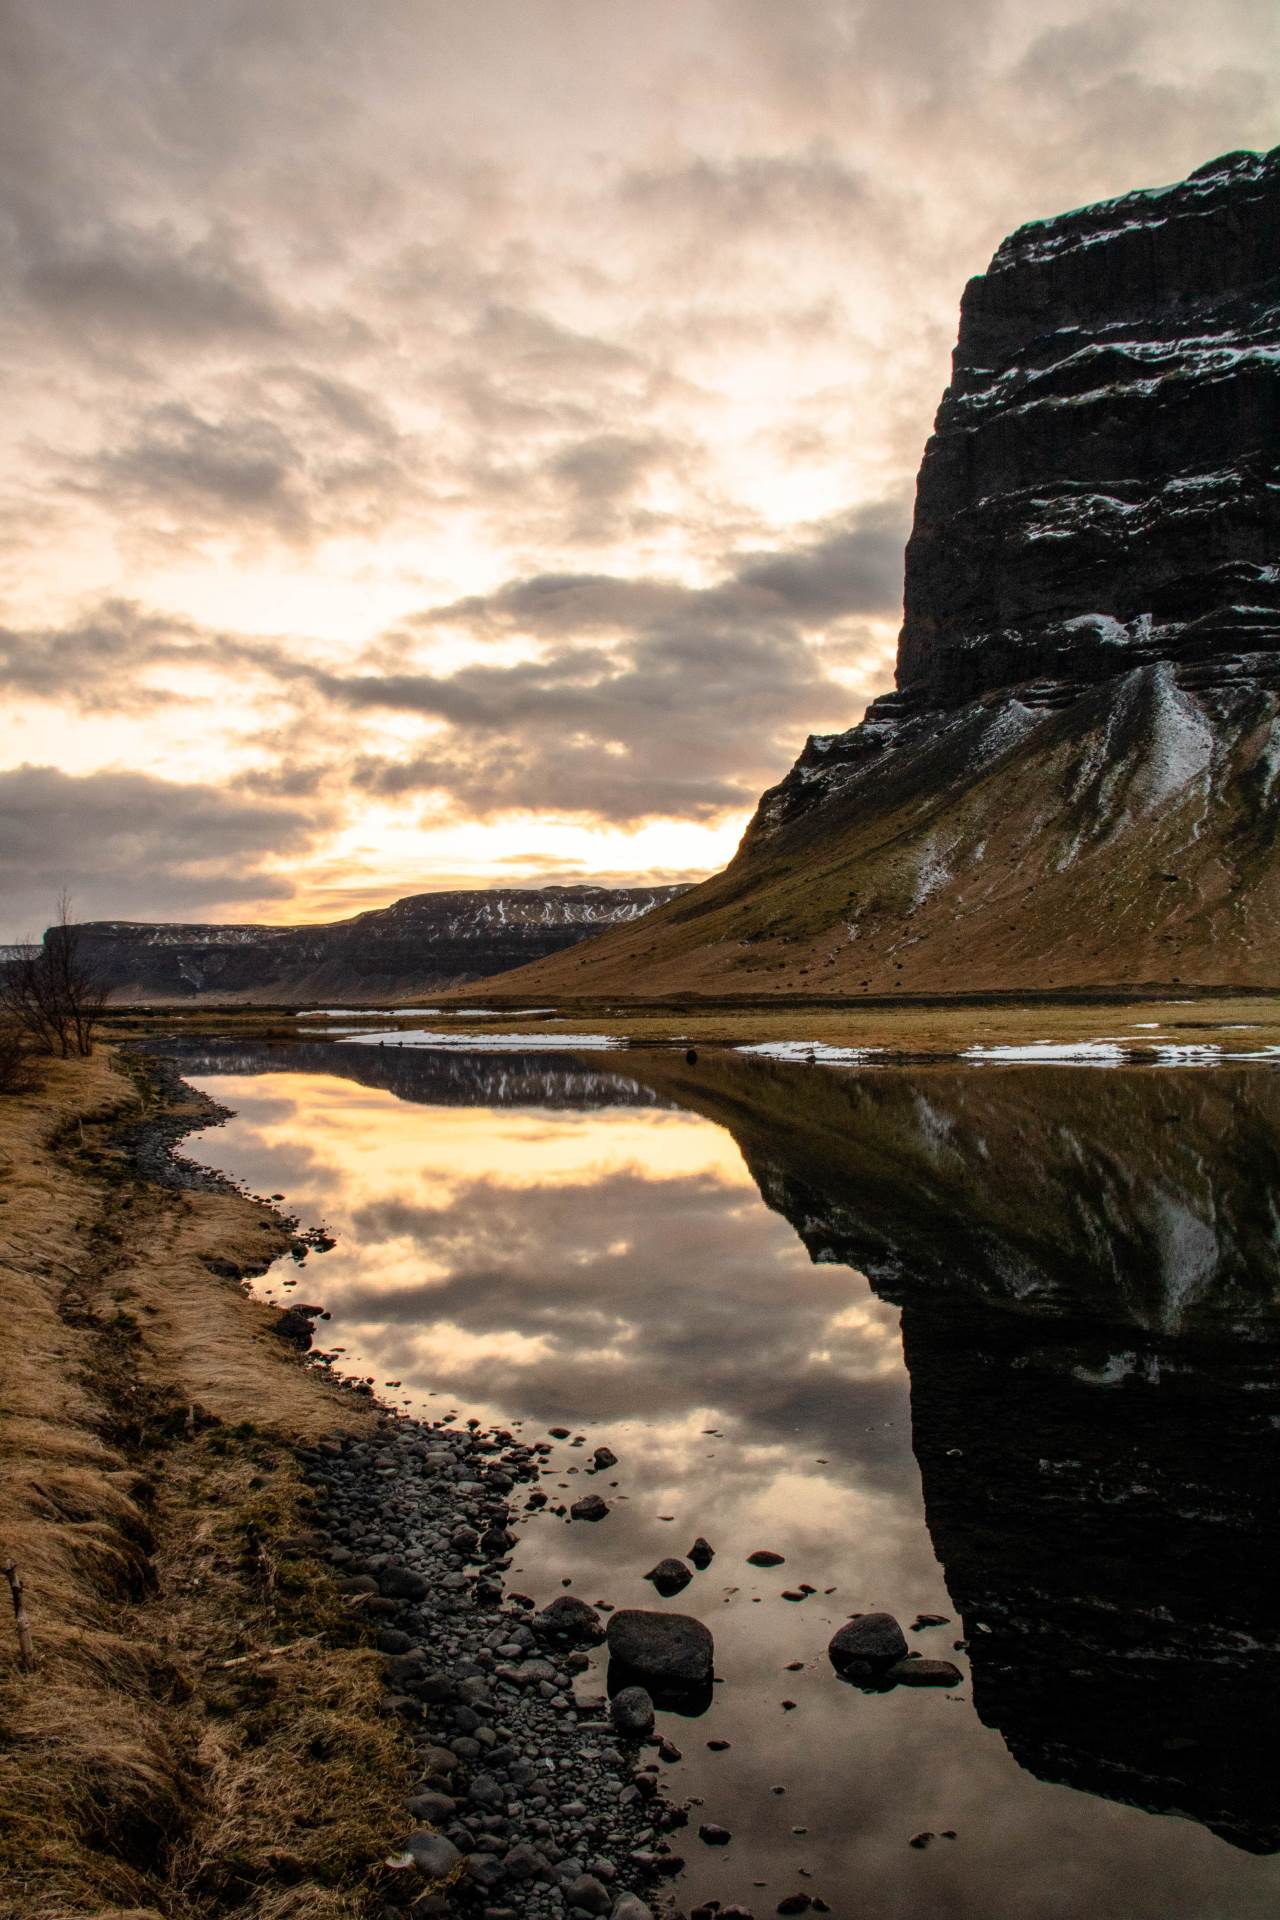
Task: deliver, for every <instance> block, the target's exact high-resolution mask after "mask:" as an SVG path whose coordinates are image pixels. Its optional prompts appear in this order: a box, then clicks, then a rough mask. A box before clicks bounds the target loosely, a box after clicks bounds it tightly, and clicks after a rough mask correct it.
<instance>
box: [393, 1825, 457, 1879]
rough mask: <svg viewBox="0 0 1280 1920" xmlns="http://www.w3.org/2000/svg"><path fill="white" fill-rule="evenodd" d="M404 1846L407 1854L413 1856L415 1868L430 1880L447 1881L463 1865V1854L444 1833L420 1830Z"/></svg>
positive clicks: (411, 1835)
mask: <svg viewBox="0 0 1280 1920" xmlns="http://www.w3.org/2000/svg"><path fill="white" fill-rule="evenodd" d="M404 1844H405V1852H406V1853H408V1854H411V1855H412V1856H413V1864H414V1866H415V1867H416V1868H417V1869H418V1872H419V1873H420V1874H423V1875H424V1876H425V1878H426V1879H428V1880H446V1879H447V1878H448V1877H449V1875H450V1874H451V1873H453V1872H454V1871H455V1869H456V1868H457V1867H459V1866H460V1865H461V1864H462V1855H461V1853H460V1852H459V1851H458V1849H457V1847H455V1846H454V1844H453V1842H452V1840H446V1838H445V1836H444V1835H443V1834H442V1833H428V1832H427V1831H426V1830H425V1828H418V1829H416V1830H415V1831H414V1832H413V1833H411V1834H410V1835H409V1838H408V1839H407V1840H406V1841H405V1843H404Z"/></svg>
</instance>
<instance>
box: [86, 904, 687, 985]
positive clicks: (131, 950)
mask: <svg viewBox="0 0 1280 1920" xmlns="http://www.w3.org/2000/svg"><path fill="white" fill-rule="evenodd" d="M684 890H685V889H684V888H682V887H590V886H582V887H495V888H492V889H490V890H487V891H486V890H481V889H472V890H468V891H459V892H452V893H416V894H410V895H409V896H408V897H407V898H406V899H404V900H397V901H396V902H395V904H394V905H393V906H390V907H383V908H379V909H377V910H375V911H374V912H371V913H361V914H357V915H356V916H355V917H354V919H351V920H340V921H337V922H335V923H334V924H332V925H329V926H314V927H269V926H221V925H209V926H198V925H197V926H186V925H180V924H172V923H169V924H165V923H160V924H152V923H143V922H131V921H122V920H93V921H87V922H85V923H84V924H83V925H82V926H81V928H80V934H81V937H82V939H83V941H84V944H85V947H86V950H87V953H88V957H89V959H90V960H91V961H92V963H93V965H94V966H95V968H96V969H97V970H98V972H99V973H100V974H101V976H102V977H103V979H105V980H106V982H107V983H108V984H109V986H110V987H111V989H112V991H113V995H114V997H115V998H116V999H118V1000H125V1001H128V1000H133V1001H146V1002H151V1003H159V1002H166V1001H174V1000H191V999H194V998H202V999H209V1000H219V1001H242V1002H253V1001H277V1002H283V1003H288V1004H292V1003H298V1002H306V1001H315V1000H318V999H324V998H329V997H331V996H336V995H341V996H342V997H343V998H344V999H350V1000H356V1001H358V1002H360V1003H362V1004H365V1005H374V1004H377V1002H378V1001H379V1000H385V999H387V998H389V997H394V996H403V995H404V994H420V993H438V992H441V991H442V990H444V989H445V988H448V987H456V986H460V985H462V984H464V983H465V982H467V981H470V980H483V979H487V978H488V977H489V976H490V975H491V974H495V973H503V972H505V971H506V970H507V969H509V968H511V967H518V966H522V965H523V964H524V963H525V962H526V961H530V960H539V959H541V958H543V956H545V955H547V954H552V953H559V952H560V951H562V949H563V948H565V947H571V946H574V945H575V944H576V943H577V942H578V941H580V940H585V939H587V938H588V937H589V936H590V935H591V934H594V933H599V932H601V931H602V930H603V929H605V928H607V927H616V926H618V925H620V924H621V923H623V922H625V921H628V920H636V919H639V918H640V916H641V915H642V914H645V913H648V912H649V911H650V910H651V909H652V908H653V907H655V906H659V905H661V904H662V903H664V902H665V901H668V900H670V899H672V898H673V897H674V896H675V895H677V894H679V893H682V892H683V891H684Z"/></svg>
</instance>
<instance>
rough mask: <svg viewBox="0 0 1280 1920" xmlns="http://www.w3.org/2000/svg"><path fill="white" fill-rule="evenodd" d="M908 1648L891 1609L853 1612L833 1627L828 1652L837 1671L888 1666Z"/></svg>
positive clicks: (880, 1668) (853, 1670)
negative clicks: (884, 1611)
mask: <svg viewBox="0 0 1280 1920" xmlns="http://www.w3.org/2000/svg"><path fill="white" fill-rule="evenodd" d="M906 1651H907V1641H906V1635H905V1634H904V1633H903V1631H902V1628H901V1627H900V1626H899V1625H898V1623H897V1621H896V1620H895V1619H894V1617H893V1615H892V1614H891V1613H856V1614H855V1615H854V1616H853V1618H852V1620H847V1621H846V1622H845V1624H844V1626H842V1627H839V1628H837V1629H836V1631H835V1633H833V1634H832V1636H831V1642H830V1645H829V1646H828V1648H827V1653H828V1655H829V1657H830V1660H831V1664H832V1666H833V1667H835V1669H836V1671H837V1672H841V1673H843V1672H846V1671H847V1672H859V1671H864V1670H871V1669H879V1670H881V1671H883V1669H884V1668H886V1667H891V1666H892V1665H893V1663H894V1661H895V1660H901V1659H902V1658H903V1656H904V1654H905V1653H906Z"/></svg>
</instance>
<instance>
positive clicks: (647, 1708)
mask: <svg viewBox="0 0 1280 1920" xmlns="http://www.w3.org/2000/svg"><path fill="white" fill-rule="evenodd" d="M609 1717H610V1719H611V1720H612V1721H613V1724H614V1726H615V1727H616V1728H617V1730H618V1732H619V1733H620V1734H622V1735H623V1736H624V1738H625V1739H628V1740H647V1739H648V1737H649V1735H650V1734H651V1733H652V1732H653V1720H654V1714H653V1701H652V1700H651V1699H650V1697H649V1695H648V1694H647V1693H646V1692H645V1690H644V1688H643V1687H624V1688H623V1689H622V1692H621V1693H618V1694H615V1695H614V1697H613V1699H612V1701H611V1702H610V1703H609Z"/></svg>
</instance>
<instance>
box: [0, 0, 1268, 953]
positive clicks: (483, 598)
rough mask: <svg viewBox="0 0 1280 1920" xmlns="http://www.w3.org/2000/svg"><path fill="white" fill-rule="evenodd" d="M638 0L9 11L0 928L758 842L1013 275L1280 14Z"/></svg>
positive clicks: (1263, 66) (212, 909)
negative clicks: (1004, 274) (993, 264)
mask: <svg viewBox="0 0 1280 1920" xmlns="http://www.w3.org/2000/svg"><path fill="white" fill-rule="evenodd" d="M635 18H636V16H635V14H634V11H633V10H631V9H627V8H618V7H613V8H602V7H596V6H584V5H583V4H581V0H548V3H547V5H546V6H544V7H539V8H538V9H529V8H528V7H526V6H524V5H523V4H517V3H516V0H491V3H490V4H487V5H486V6H485V7H482V8H471V9H459V8H457V7H456V6H455V5H453V4H452V0H424V4H423V5H422V6H421V7H415V8H414V9H411V10H406V9H404V8H402V7H401V6H399V5H398V4H396V3H395V0H370V4H369V5H368V6H366V7H364V8H361V9H358V10H355V11H353V10H352V9H350V7H348V6H346V5H341V4H339V0H305V4H304V0H276V4H273V6H272V7H270V8H269V9H263V10H261V11H257V10H253V11H252V12H246V11H245V10H244V9H242V8H238V7H231V6H224V5H222V4H220V3H219V0H215V4H212V5H209V6H201V7H195V6H188V5H186V4H185V0H181V3H180V4H179V5H177V6H174V5H173V4H172V0H137V4H136V5H134V6H131V7H130V8H127V9H118V8H114V7H113V8H111V9H106V8H104V7H103V6H102V5H100V4H99V0H60V3H59V5H58V6H57V7H56V8H37V7H18V8H14V9H10V10H9V11H8V13H7V14H6V15H5V18H4V20H3V22H2V23H0V124H2V125H3V126H4V127H5V129H6V136H5V144H4V147H3V151H2V152H0V267H2V268H3V270H4V273H5V283H6V289H7V296H8V297H7V304H6V308H5V313H4V316H3V318H2V319H0V345H2V346H3V351H4V364H5V366H6V368H7V370H8V372H9V375H10V380H9V385H8V387H7V389H6V409H5V415H6V417H5V423H4V436H3V440H2V442H0V675H2V676H3V679H4V682H5V684H6V694H7V698H6V702H5V707H4V711H3V713H2V714H0V762H2V763H3V765H4V766H7V767H8V768H9V769H10V771H9V772H7V773H3V774H0V783H2V791H3V795H4V799H3V808H4V809H6V810H5V811H3V812H0V834H3V838H4V851H2V852H0V888H3V891H4V894H5V897H6V906H7V912H6V914H5V916H4V919H5V920H6V921H7V923H8V924H6V925H0V937H4V936H5V935H10V936H11V935H12V934H13V933H15V932H16V931H17V930H18V929H19V928H20V927H21V926H24V925H27V924H35V923H36V921H37V920H38V919H39V918H40V917H41V915H42V914H43V911H44V908H45V907H46V905H47V901H48V897H49V895H50V893H51V891H52V890H53V889H54V888H55V887H56V886H57V885H58V884H59V882H60V881H62V880H70V881H71V882H72V883H73V885H74V888H75V891H76V893H77V896H78V899H79V903H80V906H81V910H82V911H84V912H86V913H90V914H128V915H132V916H139V917H141V916H156V917H160V916H164V917H178V916H181V915H183V914H189V913H193V912H199V913H200V914H201V915H204V914H206V913H209V914H215V913H216V914H218V915H221V916H225V917H230V918H245V917H249V916H267V917H272V918H285V917H289V916H291V915H295V916H297V917H306V918H314V917H316V916H318V915H319V916H322V915H324V914H326V913H328V912H330V911H331V910H332V903H334V902H340V901H342V900H345V899H350V900H356V901H358V902H359V903H360V904H361V905H369V904H373V903H374V901H375V900H376V899H381V900H388V899H391V898H393V897H395V896H396V895H398V894H401V893H404V892H407V891H411V890H416V889H418V888H425V887H430V886H432V885H435V884H448V883H449V882H450V881H453V880H461V879H465V880H467V881H470V882H481V883H483V882H489V883H510V882H511V880H512V879H517V880H538V879H542V878H544V877H546V876H548V875H553V874H554V875H559V876H561V877H565V876H577V877H581V878H591V877H597V876H599V877H604V876H609V877H613V878H629V879H642V878H646V877H653V878H657V877H659V876H661V877H663V878H674V877H681V878H685V877H691V876H696V875H697V874H699V873H702V872H705V871H707V870H709V869H712V868H714V867H716V866H719V865H720V864H722V863H723V861H724V859H725V858H726V857H728V855H729V854H730V853H731V852H732V849H733V847H734V845H735V844H736V842H737V839H738V837H739V834H740V832H741V828H742V825H743V822H744V821H745V819H746V818H747V816H748V815H749V812H750V809H751V807H752V805H753V803H754V801H755V799H756V797H757V796H758V794H759V793H760V791H761V790H762V789H763V788H765V787H766V786H768V785H770V784H772V783H773V782H774V781H775V780H777V779H778V778H779V777H780V776H781V775H782V774H783V773H784V772H785V770H786V767H787V766H788V764H789V763H790V761H791V759H792V758H793V757H794V755H795V753H796V752H797V751H798V749H799V748H800V746H801V745H802V743H803V740H804V737H805V735H806V733H808V732H810V731H831V730H833V729H837V728H840V727H843V726H847V725H849V724H851V723H853V722H854V721H856V720H857V719H858V717H859V716H860V713H861V710H862V707H863V705H864V704H865V702H866V700H867V699H868V698H869V697H871V696H872V695H874V694H875V693H877V692H879V691H882V690H883V689H884V688H886V687H887V686H888V685H889V684H890V682H891V678H892V654H893V636H894V633H895V630H896V625H897V620H898V612H899V596H900V584H901V563H902V547H903V542H904V540H905V537H906V532H907V527H908V523H909V512H910V501H911V490H912V481H913V476H914V472H915V468H916V465H917V462H918V458H919V454H920V450H921V447H922V445H923V442H924V439H925V436H926V434H927V431H928V426H929V421H930V419H931V416H932V412H933V408H934V406H935V404H936V401H937V398H938V395H939V393H940V391H941V388H942V385H943V383H944V381H945V378H946V371H947V356H948V352H949V349H950V345H951V340H952V336H953V331H954V321H955V311H956V306H957V302H958V298H959V294H960V290H961V288H962V286H963V283H964V281H965V279H966V277H967V276H968V275H969V274H970V273H972V272H974V271H977V270H980V269H981V268H982V266H983V265H984V263H985V261H986V259H987V258H988V257H989V255H990V252H991V250H992V248H993V247H994V245H995V244H996V243H997V242H998V241H999V239H1000V238H1001V237H1002V236H1003V234H1004V233H1005V232H1006V231H1008V230H1009V229H1010V228H1011V227H1013V226H1015V225H1017V224H1019V223H1020V222H1021V221H1023V220H1025V219H1027V218H1030V217H1034V216H1036V215H1038V214H1042V213H1051V212H1054V211H1057V210H1058V209H1060V208H1061V207H1063V206H1066V205H1070V204H1078V203H1079V202H1081V201H1083V200H1085V199H1088V198H1091V197H1095V196H1098V195H1101V194H1104V193H1108V192H1117V191H1121V190H1124V189H1126V188H1128V187H1131V186H1133V185H1137V184H1141V183H1143V182H1154V181H1157V180H1160V179H1167V178H1172V177H1175V176H1176V175H1178V174H1180V173H1182V172H1185V171H1186V170H1187V169H1188V168H1189V167H1191V166H1193V165H1196V164H1198V163H1199V162H1201V161H1203V160H1204V159H1206V158H1208V157H1209V156H1210V155H1211V154H1212V153H1213V152H1215V151H1220V150H1223V149H1225V148H1228V147H1235V146H1239V145H1241V144H1263V143H1264V142H1265V141H1266V139H1267V137H1268V134H1269V132H1270V129H1271V125H1272V121H1273V115H1274V104H1275V102H1274V92H1275V89H1274V85H1273V84H1272V82H1271V80H1270V79H1269V78H1268V76H1274V74H1275V72H1276V70H1277V65H1278V64H1280V26H1278V25H1277V17H1276V16H1275V14H1274V11H1273V10H1266V9H1259V8H1258V7H1256V6H1255V5H1254V4H1252V0H1220V4H1219V5H1218V6H1216V7H1215V9H1214V10H1213V30H1212V33H1211V34H1210V33H1208V32H1207V28H1206V21H1205V16H1204V14H1203V11H1202V10H1201V9H1199V8H1197V7H1195V6H1193V5H1192V3H1191V0H1161V4H1159V5H1156V4H1155V0H1143V3H1142V4H1139V5H1137V6H1134V7H1131V8H1128V9H1126V10H1125V12H1124V13H1123V15H1117V14H1114V13H1110V12H1101V11H1098V10H1096V9H1095V7H1094V6H1093V5H1092V4H1091V0H1030V3H1029V4H1020V5H1018V6H1016V7H1015V6H1014V5H1013V4H1012V0H972V4H971V5H966V6H960V7H957V6H955V5H953V4H952V0H906V4H903V0H895V3H894V4H892V5H891V4H890V3H889V0H850V4H848V5H845V4H841V5H839V6H835V5H833V4H831V0H796V4H795V5H794V6H791V7H788V8H787V9H785V10H783V9H778V8H775V7H768V6H761V5H757V4H755V0H653V4H652V5H651V6H650V7H649V8H648V9H647V11H646V16H645V25H644V31H643V33H637V31H636V28H635ZM69 126H74V128H75V134H76V137H75V139H74V140H69V139H68V138H67V137H66V129H67V127H69ZM66 776H70V778H67V777H66ZM166 818H167V819H169V820H170V821H171V823H172V827H173V831H172V833H171V834H170V836H169V837H168V838H166V837H165V836H164V834H163V832H162V830H161V822H162V821H164V820H165V819H166Z"/></svg>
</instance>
